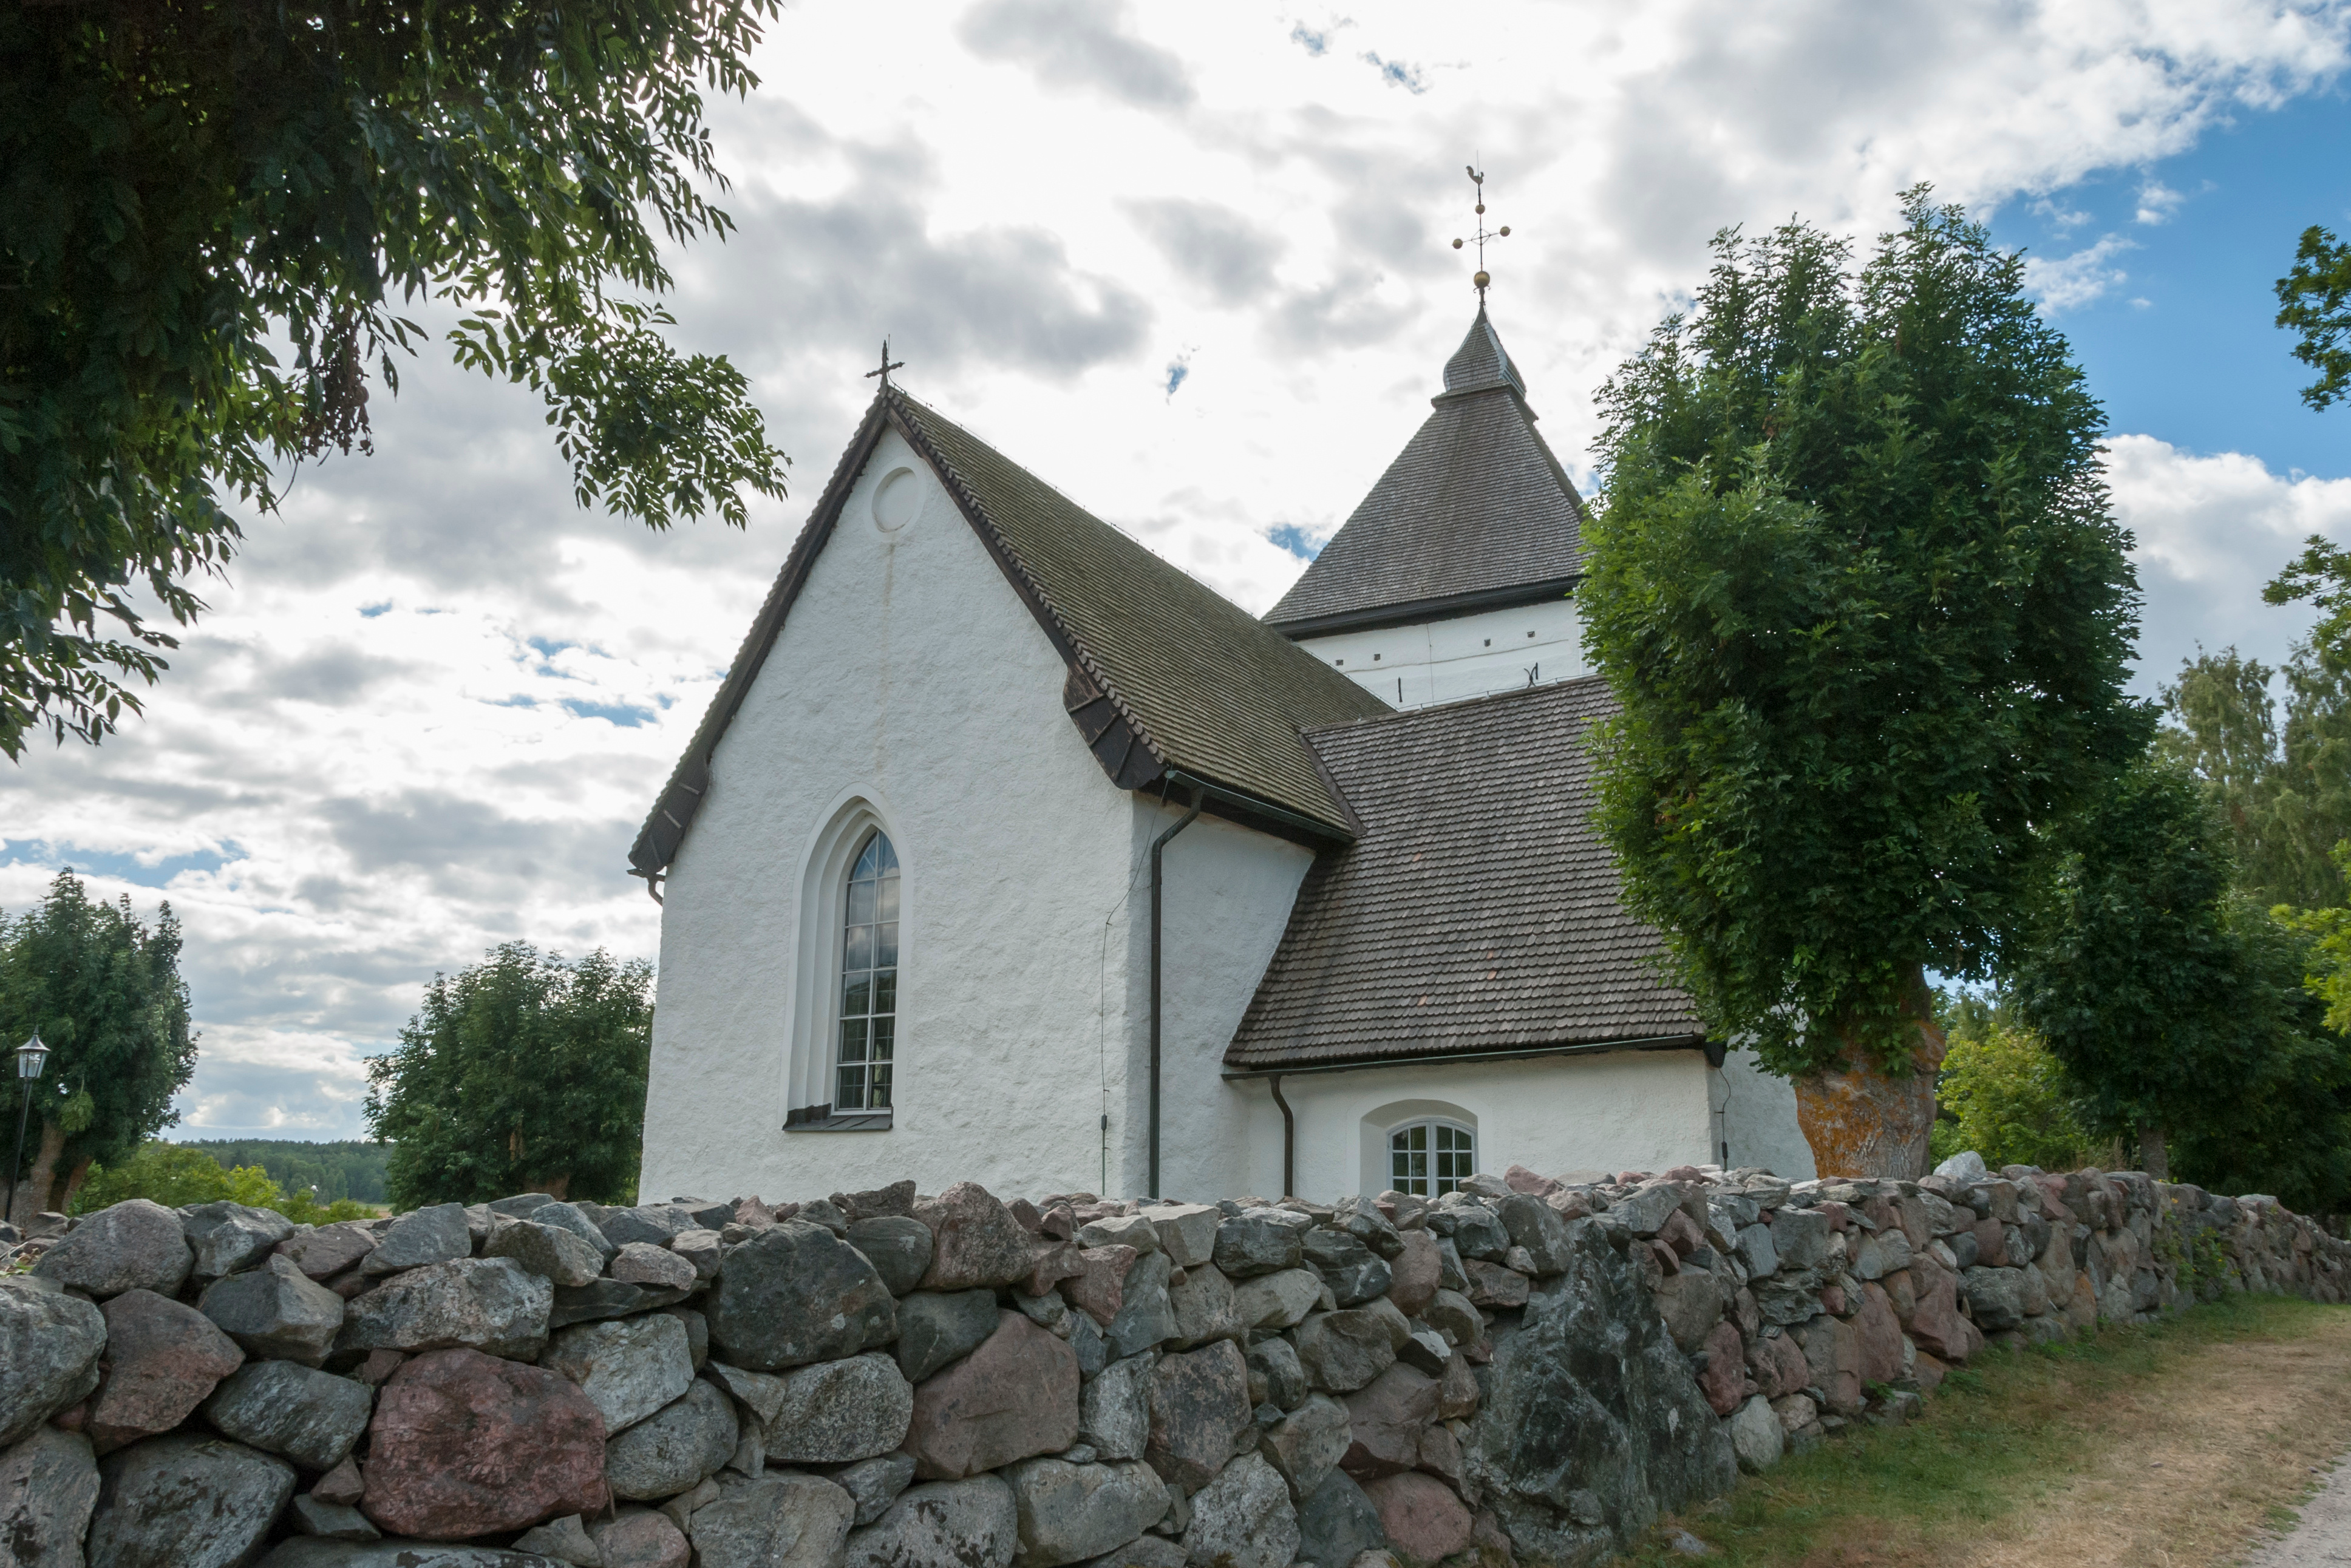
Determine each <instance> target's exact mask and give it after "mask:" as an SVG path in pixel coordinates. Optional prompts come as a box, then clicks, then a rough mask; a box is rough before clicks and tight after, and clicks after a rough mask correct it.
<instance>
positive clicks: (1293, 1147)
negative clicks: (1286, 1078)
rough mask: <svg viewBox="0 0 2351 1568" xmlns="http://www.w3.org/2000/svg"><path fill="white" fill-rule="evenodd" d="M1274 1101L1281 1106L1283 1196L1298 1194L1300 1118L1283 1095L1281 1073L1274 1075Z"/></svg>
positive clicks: (1295, 1195)
mask: <svg viewBox="0 0 2351 1568" xmlns="http://www.w3.org/2000/svg"><path fill="white" fill-rule="evenodd" d="M1272 1087H1273V1103H1275V1104H1277V1105H1279V1106H1280V1107H1281V1196H1282V1197H1297V1196H1298V1118H1297V1117H1295V1116H1293V1115H1291V1114H1290V1102H1289V1101H1287V1100H1284V1099H1283V1098H1282V1097H1281V1074H1280V1073H1279V1072H1277V1073H1275V1074H1274V1075H1273V1085H1272Z"/></svg>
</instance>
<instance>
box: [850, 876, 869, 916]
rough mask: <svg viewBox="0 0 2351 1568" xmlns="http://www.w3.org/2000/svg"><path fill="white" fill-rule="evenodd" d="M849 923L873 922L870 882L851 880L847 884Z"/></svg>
mask: <svg viewBox="0 0 2351 1568" xmlns="http://www.w3.org/2000/svg"><path fill="white" fill-rule="evenodd" d="M849 924H850V925H872V924H873V884H872V883H870V882H852V883H850V884H849Z"/></svg>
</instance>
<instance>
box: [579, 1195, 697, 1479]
mask: <svg viewBox="0 0 2351 1568" xmlns="http://www.w3.org/2000/svg"><path fill="white" fill-rule="evenodd" d="M557 1234H561V1233H560V1232H558V1233H557ZM581 1245H583V1246H584V1245H586V1244H585V1243H584V1242H583V1243H581ZM538 1364H540V1365H541V1366H544V1367H548V1368H550V1369H551V1370H553V1371H556V1372H559V1373H561V1374H563V1375H564V1376H566V1377H568V1378H569V1379H571V1381H572V1382H574V1383H576V1384H578V1385H580V1391H581V1392H582V1393H584V1394H586V1395H587V1396H588V1397H589V1399H590V1402H591V1403H593V1404H594V1405H595V1406H596V1408H597V1410H598V1411H599V1412H600V1413H601V1415H602V1416H603V1417H604V1430H605V1432H606V1434H607V1435H617V1434H619V1433H621V1432H624V1431H626V1430H628V1428H630V1427H633V1426H635V1425H636V1424H637V1423H638V1422H640V1421H642V1420H643V1419H644V1418H645V1417H646V1416H650V1415H652V1414H653V1412H654V1411H656V1410H659V1409H661V1408H662V1407H664V1406H666V1405H668V1404H669V1403H670V1402H671V1401H672V1400H674V1399H675V1398H677V1397H678V1396H680V1395H682V1394H684V1392H685V1391H686V1388H687V1385H690V1384H692V1383H693V1382H694V1350H693V1345H692V1343H691V1341H690V1340H689V1338H688V1336H687V1334H686V1331H685V1324H684V1322H682V1321H680V1320H679V1319H676V1318H674V1317H671V1316H669V1315H668V1314H667V1313H665V1312H654V1313H652V1314H650V1315H648V1316H645V1317H641V1318H622V1319H621V1320H619V1321H617V1322H592V1323H581V1324H580V1325H579V1326H578V1327H576V1328H567V1329H559V1330H558V1331H556V1333H555V1334H554V1335H553V1337H551V1338H550V1339H549V1341H548V1342H547V1349H546V1351H545V1352H544V1353H543V1354H541V1355H540V1356H539V1358H538ZM731 1447H732V1446H731V1445H730V1449H731Z"/></svg>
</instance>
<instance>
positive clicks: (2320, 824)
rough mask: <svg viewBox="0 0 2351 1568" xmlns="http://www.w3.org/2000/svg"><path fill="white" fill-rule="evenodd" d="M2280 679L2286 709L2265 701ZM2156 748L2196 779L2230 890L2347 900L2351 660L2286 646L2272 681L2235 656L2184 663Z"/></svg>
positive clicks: (2308, 646) (2288, 899) (2269, 900)
mask: <svg viewBox="0 0 2351 1568" xmlns="http://www.w3.org/2000/svg"><path fill="white" fill-rule="evenodd" d="M2278 674H2283V676H2284V677H2285V679H2284V688H2285V689H2284V699H2285V700H2284V702H2283V705H2282V707H2283V711H2281V705H2280V703H2279V702H2278V701H2277V699H2276V697H2275V696H2273V694H2272V690H2271V687H2272V684H2273V677H2274V676H2276V675H2278ZM2163 706H2164V710H2165V716H2166V720H2167V722H2166V723H2165V725H2164V727H2163V729H2162V730H2161V732H2160V733H2159V734H2158V736H2157V738H2156V746H2157V750H2158V752H2159V753H2160V754H2161V755H2162V756H2163V757H2165V758H2168V759H2169V760H2171V761H2172V762H2174V763H2176V764H2177V765H2179V766H2180V767H2182V768H2187V769H2188V770H2189V772H2191V773H2192V774H2194V775H2195V776H2196V778H2197V779H2199V780H2201V781H2202V783H2203V785H2204V787H2205V789H2206V791H2207V793H2208V794H2209V795H2210V797H2211V799H2212V800H2213V802H2214V804H2215V805H2217V806H2218V807H2219V808H2220V813H2221V816H2222V818H2223V820H2224V821H2226V822H2227V824H2228V828H2229V831H2230V835H2231V839H2232V840H2233V848H2234V861H2235V864H2236V877H2237V887H2238V889H2239V891H2240V892H2241V893H2243V894H2245V895H2246V896H2247V897H2249V898H2251V899H2252V900H2253V902H2254V903H2255V904H2259V905H2262V906H2263V907H2267V906H2268V905H2271V904H2294V905H2296V906H2297V907H2302V908H2327V907H2332V906H2335V905H2338V904H2343V903H2344V902H2346V887H2345V883H2344V880H2343V873H2342V870H2341V868H2340V867H2339V866H2338V865H2337V864H2336V862H2335V855H2334V849H2335V844H2336V843H2338V842H2339V841H2342V840H2343V839H2345V838H2346V837H2351V650H2346V648H2345V647H2344V646H2343V645H2342V644H2341V643H2327V644H2317V643H2309V642H2304V643H2296V644H2295V645H2294V650H2293V652H2292V653H2290V654H2289V655H2288V657H2287V660H2286V664H2285V665H2284V667H2283V670H2282V671H2275V670H2272V669H2271V668H2270V667H2269V666H2268V665H2266V664H2262V662H2261V661H2260V660H2258V659H2247V658H2244V657H2241V655H2240V654H2239V653H2237V651H2236V650H2235V649H2234V648H2224V649H2222V650H2221V651H2220V653H2199V654H2198V655H2197V656H2196V657H2195V658H2193V659H2189V660H2184V661H2182V663H2181V665H2180V671H2179V679H2178V680H2177V681H2175V682H2173V683H2172V684H2171V685H2167V686H2165V687H2164V688H2163Z"/></svg>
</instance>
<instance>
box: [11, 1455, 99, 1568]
mask: <svg viewBox="0 0 2351 1568" xmlns="http://www.w3.org/2000/svg"><path fill="white" fill-rule="evenodd" d="M97 1506H98V1461H97V1460H96V1459H95V1458H91V1457H90V1451H89V1438H87V1437H82V1436H81V1435H80V1434H79V1433H77V1432H60V1431H57V1429H56V1428H55V1427H42V1428H41V1429H39V1430H38V1431H36V1432H35V1433H33V1434H32V1435H31V1436H30V1437H26V1439H25V1440H24V1441H23V1442H21V1443H18V1444H17V1445H16V1446H15V1447H14V1448H7V1449H5V1450H0V1563H5V1564H7V1568H82V1552H81V1542H82V1536H83V1534H84V1533H85V1532H86V1531H88V1530H89V1515H90V1510H92V1509H93V1508H95V1507H97Z"/></svg>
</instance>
